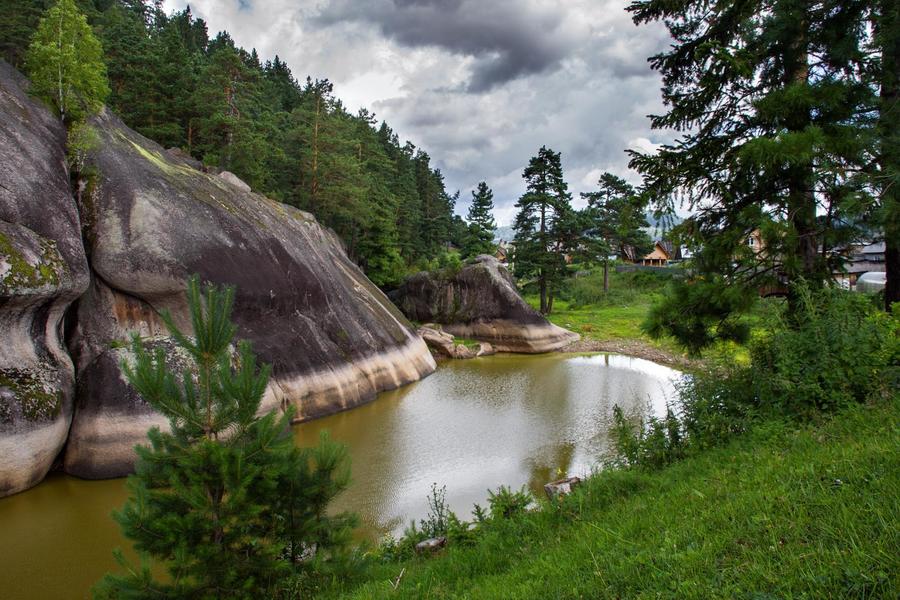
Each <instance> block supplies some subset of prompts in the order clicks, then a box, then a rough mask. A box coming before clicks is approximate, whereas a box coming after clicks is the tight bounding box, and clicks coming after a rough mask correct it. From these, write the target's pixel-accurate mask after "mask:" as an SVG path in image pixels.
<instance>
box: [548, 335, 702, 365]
mask: <svg viewBox="0 0 900 600" xmlns="http://www.w3.org/2000/svg"><path fill="white" fill-rule="evenodd" d="M559 352H614V353H616V354H625V355H627V356H634V357H637V358H644V359H646V360H652V361H653V362H655V363H660V364H663V365H667V366H669V367H673V368H676V369H689V368H691V367H696V366H697V363H696V361H692V360H690V359H689V358H686V357H684V356H680V355H678V354H673V353H671V352H668V351H666V350H663V349H661V348H657V347H655V346H651V345H650V344H648V343H647V342H644V341H642V340H592V339H585V338H582V339H580V340H578V341H577V342H574V343H572V344H569V345H568V346H565V347H563V348H561V349H560V350H559Z"/></svg>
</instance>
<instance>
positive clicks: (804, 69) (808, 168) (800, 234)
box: [784, 18, 826, 310]
mask: <svg viewBox="0 0 900 600" xmlns="http://www.w3.org/2000/svg"><path fill="white" fill-rule="evenodd" d="M808 27H809V22H808V18H803V19H801V21H800V27H799V31H797V36H796V38H795V42H794V45H793V48H792V50H793V51H792V52H791V53H790V54H791V55H790V56H786V57H785V59H786V60H785V73H784V82H785V85H788V86H790V85H797V86H805V85H806V84H807V82H808V80H809V50H808V48H807V44H808V31H807V30H808ZM792 113H793V114H791V115H790V116H789V118H788V119H787V122H786V124H787V128H788V130H789V131H790V132H791V133H801V132H803V131H804V130H806V128H807V127H809V125H810V124H811V122H812V117H811V115H810V109H809V107H807V106H805V105H802V106H799V107H796V108H794V109H793V111H792ZM813 182H814V172H813V164H812V162H809V163H800V164H797V165H792V166H791V167H789V168H788V170H787V188H788V201H787V209H788V215H787V218H788V222H789V223H790V224H791V229H792V232H791V233H792V235H793V236H794V238H793V239H792V240H791V246H790V247H787V248H785V249H784V250H785V251H786V252H787V253H788V255H787V256H786V257H785V259H786V268H785V274H786V275H787V277H788V284H791V285H792V284H795V283H797V282H798V281H799V280H800V279H803V280H805V281H806V282H807V283H808V284H810V285H812V286H814V287H819V286H821V285H822V284H823V283H824V281H825V277H826V274H825V273H824V271H823V269H822V261H820V260H819V252H818V242H819V237H820V236H819V228H818V226H817V224H816V198H815V195H814V193H813V185H814V184H813ZM788 300H789V303H790V305H791V307H792V310H793V308H794V307H795V301H796V298H795V295H794V292H793V291H790V292H789V294H788Z"/></svg>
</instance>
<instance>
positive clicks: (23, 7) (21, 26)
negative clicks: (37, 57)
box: [0, 0, 50, 68]
mask: <svg viewBox="0 0 900 600" xmlns="http://www.w3.org/2000/svg"><path fill="white" fill-rule="evenodd" d="M49 4H50V3H49V2H48V1H47V0H38V1H35V0H5V2H4V3H3V10H0V57H2V58H3V59H4V60H6V62H8V63H9V64H11V65H12V66H14V67H16V68H21V67H22V66H23V64H24V62H25V51H26V49H27V48H28V43H29V41H30V40H31V37H32V36H33V35H34V31H35V29H37V26H38V23H39V22H40V20H41V15H42V14H44V11H45V10H47V8H49Z"/></svg>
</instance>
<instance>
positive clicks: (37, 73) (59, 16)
mask: <svg viewBox="0 0 900 600" xmlns="http://www.w3.org/2000/svg"><path fill="white" fill-rule="evenodd" d="M25 64H26V67H27V70H28V75H29V77H30V78H31V84H32V87H31V91H32V93H33V94H35V95H36V96H38V97H40V98H41V99H43V100H45V101H46V102H48V103H50V105H51V106H53V107H54V108H55V109H56V110H57V112H58V113H59V116H60V118H61V119H62V120H63V122H65V123H66V124H69V123H73V122H75V121H78V120H81V119H83V118H84V117H85V116H87V115H90V114H92V113H95V112H97V111H99V110H100V108H101V107H102V106H103V102H104V101H105V100H106V97H107V96H108V95H109V84H108V82H107V79H106V65H105V64H104V62H103V48H102V47H101V45H100V42H99V41H98V40H97V38H96V37H95V36H94V33H93V31H92V30H91V27H90V26H89V25H88V22H87V18H86V17H85V16H84V14H82V13H81V11H80V10H78V7H77V6H75V2H74V0H58V2H57V3H56V4H54V5H53V6H51V7H50V8H49V9H48V10H47V12H46V13H45V14H44V16H43V17H42V18H41V21H40V24H39V25H38V28H37V31H35V33H34V37H32V40H31V45H30V46H29V47H28V52H27V54H26V56H25Z"/></svg>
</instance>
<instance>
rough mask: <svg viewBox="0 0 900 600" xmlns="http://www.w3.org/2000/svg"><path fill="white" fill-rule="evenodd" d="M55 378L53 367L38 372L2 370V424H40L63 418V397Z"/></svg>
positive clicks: (0, 405)
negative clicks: (61, 413)
mask: <svg viewBox="0 0 900 600" xmlns="http://www.w3.org/2000/svg"><path fill="white" fill-rule="evenodd" d="M55 378H56V372H55V370H54V369H53V368H51V367H50V366H47V367H46V369H43V368H42V369H40V370H39V371H38V372H34V371H26V370H21V369H0V423H11V422H15V421H18V420H20V419H23V420H25V421H29V422H32V423H36V422H41V421H52V420H53V419H55V418H56V417H57V416H59V411H60V408H61V407H62V395H61V394H60V392H59V386H58V384H57V382H56V381H55Z"/></svg>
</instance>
